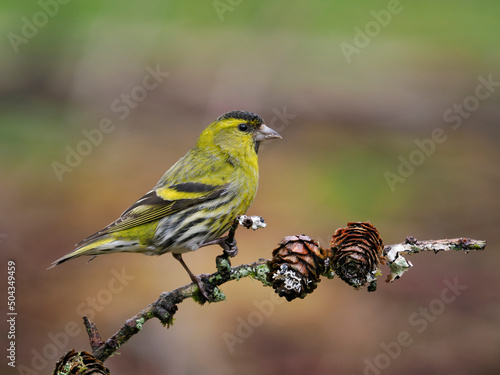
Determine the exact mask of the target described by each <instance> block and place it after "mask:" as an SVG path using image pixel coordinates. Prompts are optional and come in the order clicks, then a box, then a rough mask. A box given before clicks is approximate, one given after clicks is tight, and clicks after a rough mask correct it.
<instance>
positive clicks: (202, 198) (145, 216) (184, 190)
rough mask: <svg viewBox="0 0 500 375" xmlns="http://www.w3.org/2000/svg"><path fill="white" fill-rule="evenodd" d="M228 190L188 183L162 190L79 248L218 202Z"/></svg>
mask: <svg viewBox="0 0 500 375" xmlns="http://www.w3.org/2000/svg"><path fill="white" fill-rule="evenodd" d="M227 186H228V185H227V184H225V185H209V184H204V183H200V182H185V183H179V184H176V185H171V186H169V187H165V186H159V187H157V188H156V189H154V190H151V191H150V192H148V193H147V194H145V195H144V196H143V197H142V198H141V199H139V200H138V201H137V202H135V203H134V204H133V205H132V206H130V207H129V208H128V209H127V210H126V211H125V212H123V214H122V215H121V216H120V217H119V218H118V219H117V220H116V221H114V222H113V223H111V224H109V225H108V226H107V227H106V228H104V229H102V230H100V231H99V232H97V233H95V234H93V235H91V236H90V237H87V238H85V239H84V240H82V241H81V242H79V243H78V244H77V246H81V245H83V244H85V243H87V242H89V241H92V240H94V239H95V238H98V237H100V236H102V235H104V234H108V233H113V232H119V231H122V230H126V229H130V228H133V227H137V226H139V225H142V224H146V223H149V222H151V221H154V220H159V219H161V218H163V217H165V216H168V215H172V214H174V213H176V212H179V211H182V210H185V209H186V208H189V207H193V206H196V205H199V204H200V203H203V202H206V201H208V200H212V199H216V198H218V197H220V196H221V194H223V193H224V191H226V188H227Z"/></svg>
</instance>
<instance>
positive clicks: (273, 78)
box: [0, 0, 500, 375]
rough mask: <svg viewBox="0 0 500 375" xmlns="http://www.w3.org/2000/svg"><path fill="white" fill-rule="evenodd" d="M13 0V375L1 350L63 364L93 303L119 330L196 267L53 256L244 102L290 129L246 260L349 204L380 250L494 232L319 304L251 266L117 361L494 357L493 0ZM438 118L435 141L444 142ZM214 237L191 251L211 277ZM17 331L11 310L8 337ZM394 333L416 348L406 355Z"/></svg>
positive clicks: (279, 145) (334, 370) (6, 85)
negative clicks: (269, 281) (255, 278)
mask: <svg viewBox="0 0 500 375" xmlns="http://www.w3.org/2000/svg"><path fill="white" fill-rule="evenodd" d="M0 8H1V12H0V14H1V15H0V20H1V22H0V30H1V33H0V34H1V35H3V37H2V53H1V56H2V58H1V59H0V71H1V74H0V98H1V100H0V121H1V127H0V168H1V171H2V180H1V181H2V182H1V184H0V207H1V210H0V236H1V238H0V240H1V243H0V247H1V254H2V258H4V257H5V260H4V261H3V263H4V265H3V266H2V268H3V269H6V263H7V260H9V259H12V260H14V261H15V262H16V265H17V272H16V277H17V284H16V285H17V305H16V307H17V311H18V316H17V324H16V329H17V330H16V347H17V361H16V365H17V368H16V369H12V368H10V367H8V366H7V364H6V363H7V362H6V359H5V357H4V359H3V360H2V363H1V366H2V374H4V373H5V374H11V373H12V374H15V373H20V374H23V373H24V374H28V373H29V374H38V373H40V374H42V373H43V374H46V373H50V372H51V371H52V369H53V367H54V363H55V362H56V360H57V359H58V358H59V357H60V356H62V355H63V354H64V353H65V352H67V351H68V350H70V349H71V348H75V349H76V350H90V347H89V345H88V340H87V338H86V334H85V332H84V331H83V325H82V324H81V316H82V315H83V314H87V315H90V317H92V318H93V319H94V321H95V323H96V324H97V326H98V328H99V330H100V332H101V334H102V336H103V337H105V338H107V337H109V336H110V335H111V334H113V333H114V332H115V331H116V330H117V329H118V328H119V327H120V326H121V324H122V323H123V322H124V320H125V319H128V318H130V317H132V316H133V315H134V314H135V313H137V312H138V311H139V310H141V309H143V308H145V307H146V306H147V305H148V304H149V303H151V302H153V301H154V300H156V299H157V297H158V295H159V294H160V293H161V292H163V291H169V290H172V289H174V288H176V287H178V286H181V285H184V284H186V283H187V282H188V277H187V275H186V274H185V273H184V271H183V270H182V268H181V267H180V266H179V265H178V264H177V263H176V262H175V261H173V260H172V258H171V257H170V256H164V257H160V258H153V257H143V256H139V255H135V254H132V255H110V256H105V257H99V258H98V259H96V260H94V261H93V262H91V263H90V264H86V260H87V259H78V260H75V261H73V262H70V263H67V264H64V265H63V266H60V267H57V268H56V269H52V270H50V271H46V268H47V267H48V266H49V265H50V263H51V262H52V261H53V260H55V259H57V258H59V257H60V256H62V255H63V254H65V253H67V252H69V251H71V250H72V248H73V244H74V243H76V242H78V241H79V240H81V239H82V238H84V237H86V236H87V235H89V234H91V233H93V232H95V231H97V230H98V229H100V228H102V227H103V226H105V225H106V224H108V223H109V222H111V221H113V220H114V219H116V218H117V217H118V216H119V214H120V213H121V212H122V211H123V210H124V209H125V208H127V207H128V206H129V205H130V204H132V203H133V202H134V201H135V200H136V199H137V198H139V197H140V196H141V195H142V194H144V193H145V192H147V191H148V190H149V189H150V188H151V187H152V186H153V185H154V184H155V183H156V181H157V180H158V179H159V178H160V176H161V175H162V174H163V172H164V171H165V170H166V169H167V168H168V167H170V166H171V165H172V164H173V163H174V162H175V161H176V160H177V159H178V158H179V157H181V156H182V155H183V154H184V153H185V152H186V151H187V150H188V149H189V148H190V147H192V146H193V145H194V143H195V140H196V138H197V136H198V134H199V133H200V132H201V130H202V129H203V128H204V127H205V126H206V125H207V124H208V123H210V122H211V121H213V120H214V119H215V118H216V117H217V116H218V115H220V114H222V113H225V112H227V111H229V110H233V109H243V110H249V111H253V112H256V113H259V114H260V115H261V116H263V118H264V119H265V121H266V123H267V124H268V125H270V126H271V127H273V128H274V129H276V130H277V131H279V132H280V133H281V135H282V136H283V140H282V141H280V142H273V143H270V144H266V145H264V146H263V147H262V149H261V151H260V153H259V154H260V166H261V180H260V187H259V194H258V196H257V199H256V201H255V202H254V205H253V206H252V208H251V209H250V211H249V213H250V214H258V215H261V216H264V217H265V218H266V222H267V223H268V227H267V228H266V229H264V230H261V231H257V232H248V231H244V230H240V231H239V232H238V244H239V248H240V254H239V255H238V257H237V258H235V259H234V260H233V264H234V265H236V264H239V263H245V262H251V261H254V260H256V259H258V258H269V257H270V254H271V251H272V249H273V248H274V247H275V246H276V244H277V243H278V242H279V241H280V239H281V238H282V237H284V236H285V235H292V234H301V233H305V234H308V235H309V236H311V237H313V238H315V239H317V240H319V241H320V242H322V243H323V244H324V245H326V244H328V242H329V240H330V238H331V235H332V233H333V232H334V231H335V229H336V228H338V227H341V226H344V225H345V224H346V223H347V222H348V221H357V220H370V221H371V223H372V224H374V225H375V226H376V227H377V228H378V229H379V231H380V233H381V236H382V238H383V239H384V242H385V243H386V244H390V243H397V242H401V241H403V240H404V238H405V237H406V236H408V235H412V236H414V237H416V238H418V239H437V238H454V237H472V238H478V239H485V240H487V241H488V246H487V249H486V251H485V252H483V253H469V254H467V255H466V254H462V253H453V254H452V253H440V254H437V255H434V254H420V255H418V256H414V257H412V258H411V259H410V260H411V261H412V262H413V264H414V265H415V267H414V268H413V269H411V270H410V271H409V272H408V273H407V274H406V275H405V276H404V277H403V278H402V279H401V280H398V281H397V282H395V283H394V284H385V283H384V282H383V280H384V278H385V275H384V276H382V277H380V280H379V288H378V290H377V292H375V293H370V294H369V293H367V292H366V290H362V291H355V290H353V289H352V288H350V287H349V286H347V285H346V284H344V283H343V282H342V281H340V280H339V279H334V280H323V281H322V282H321V283H320V285H319V287H318V289H317V290H316V291H315V292H314V293H313V294H312V295H310V296H308V297H307V298H306V299H304V300H299V301H293V302H291V303H288V302H282V303H280V302H281V301H279V300H276V299H275V298H271V297H272V295H273V292H272V290H271V289H270V288H263V287H261V285H260V284H259V283H254V282H252V281H251V280H247V279H245V280H242V281H240V282H238V283H236V282H233V283H230V284H227V285H225V286H224V287H223V291H224V292H225V293H226V295H227V298H228V300H227V301H226V302H224V303H218V304H212V305H206V306H204V307H200V306H198V305H196V304H195V303H193V302H192V301H186V302H184V303H183V304H181V305H180V306H179V311H178V313H177V314H176V317H175V318H176V320H175V324H174V325H173V326H172V327H170V328H169V329H167V328H163V327H162V326H161V324H160V323H159V322H158V321H156V320H155V321H150V322H148V323H147V324H146V325H145V326H144V329H143V332H141V333H140V334H138V335H136V336H135V337H133V338H132V339H131V340H130V341H129V342H128V343H127V344H126V345H124V346H123V347H122V348H121V349H120V355H115V356H114V357H113V358H111V359H109V360H108V361H106V363H105V364H106V365H107V366H108V367H109V368H110V369H111V373H113V374H124V375H125V374H145V373H148V374H198V373H204V374H255V373H259V374H276V373H285V372H286V373H287V374H304V373H311V374H325V373H328V374H363V373H364V374H375V375H377V374H378V373H384V374H399V373H406V374H421V373H424V372H425V373H426V374H442V373H454V374H470V373H474V374H493V373H498V371H499V370H500V365H499V363H498V354H499V348H500V335H499V333H500V332H499V331H500V329H499V327H500V319H499V316H500V303H499V297H498V287H499V281H498V276H497V274H498V262H499V260H500V256H499V255H498V243H499V240H500V234H499V231H498V226H499V216H500V215H499V211H500V200H499V196H500V194H499V192H498V191H499V190H498V186H500V170H499V166H498V161H499V156H500V149H499V141H500V129H499V120H500V106H499V103H500V90H499V87H500V86H499V84H498V82H500V32H499V31H500V30H499V26H498V15H499V14H500V3H499V2H498V1H492V0H490V1H487V0H479V1H474V2H466V1H451V0H448V1H439V2H436V1H401V2H398V1H389V2H387V1H369V2H368V1H366V2H352V4H351V3H348V2H340V1H329V2H323V1H319V0H315V1H308V2H304V1H287V2H284V1H262V0H261V1H245V0H242V1H237V0H221V1H206V2H201V1H198V2H181V1H151V2H128V3H124V2H119V1H111V0H109V1H97V0H87V1H80V2H79V1H67V2H66V3H64V1H61V2H55V1H52V0H46V1H44V0H42V1H41V2H35V1H30V2H17V3H15V5H14V4H13V3H9V4H7V2H6V1H2V2H1V3H0ZM152 71H156V72H157V73H154V74H153V73H151V72H152ZM148 75H150V76H151V77H156V80H155V79H151V78H148ZM487 81H489V82H490V83H489V84H486V85H485V83H484V82H487ZM146 87H147V88H148V89H146ZM106 119H108V120H109V121H108V120H106ZM106 121H108V125H107V127H106V128H105V129H104V130H106V131H107V133H105V132H102V131H101V130H99V129H100V124H101V123H102V122H106ZM436 129H442V131H441V134H444V135H443V136H441V137H440V138H439V142H437V141H436V140H437V139H438V138H435V140H434V141H432V140H430V139H432V136H433V134H436V133H435V132H436ZM85 134H92V135H93V138H92V140H93V142H94V143H90V141H89V140H88V138H87V136H86V135H85ZM99 134H100V135H99ZM444 138H445V140H444ZM443 140H444V141H443ZM419 144H420V145H422V144H424V145H427V148H426V149H425V150H426V151H425V153H424V151H422V150H421V149H420V148H419V146H418V145H419ZM75 153H79V154H80V155H79V156H77V155H76V154H75ZM402 160H405V161H406V163H405V162H402ZM68 163H69V164H68ZM407 163H410V164H409V165H411V164H413V165H412V166H408V164H407ZM405 164H407V165H406V167H405V166H404V165H405ZM64 166H65V167H64ZM61 168H62V169H61ZM398 168H399V171H398ZM405 168H406V169H405ZM388 173H389V176H392V177H391V179H392V183H388V181H387V176H388ZM391 174H392V175H391ZM394 178H396V180H394ZM218 253H219V250H218V249H216V248H205V249H203V250H201V251H198V252H196V253H194V254H190V255H186V256H185V260H186V262H187V263H188V264H189V265H190V267H191V269H192V270H193V271H194V272H196V273H203V272H213V271H214V269H215V266H214V258H215V256H216V255H217V254H218ZM2 272H3V271H2ZM383 272H384V274H386V273H387V267H385V268H383ZM117 275H122V276H120V277H118V276H117ZM455 279H457V280H458V283H459V284H460V285H464V286H466V289H464V290H461V291H460V294H459V295H458V296H457V298H456V299H455V301H453V302H451V303H446V304H444V303H443V302H442V300H441V293H442V291H443V290H444V289H445V288H446V284H445V280H449V281H451V282H453V281H454V280H455ZM4 285H5V284H4ZM1 293H2V298H3V299H2V300H3V301H6V299H7V296H6V287H2V291H1ZM4 306H6V304H4ZM258 306H261V307H262V306H267V307H268V310H265V312H266V313H265V314H264V313H263V312H261V310H260V309H259V308H258ZM440 306H442V307H443V308H440ZM4 308H5V307H4ZM5 309H6V308H5ZM422 309H427V310H428V311H430V312H428V313H427V315H426V316H427V317H426V318H425V321H426V322H427V324H426V326H425V329H422V330H420V329H419V328H422V326H420V325H419V326H415V324H412V317H415V315H414V314H415V313H417V314H422V311H424V310H422ZM4 311H5V310H4ZM419 316H420V319H423V318H422V315H419ZM413 322H414V321H413ZM245 327H246V330H245ZM249 327H250V328H249ZM6 330H7V326H6V325H5V322H4V323H3V324H2V333H1V340H0V341H1V342H2V348H4V347H5V348H6V347H7V341H8V340H7V339H6V336H7V331H6ZM401 332H408V333H409V335H410V337H411V344H409V345H408V346H405V347H402V348H401V350H396V349H397V345H396V344H394V345H391V344H392V343H394V342H395V341H397V339H398V336H399V335H400V333H401ZM228 337H233V338H234V337H238V338H239V339H238V340H237V341H235V342H232V343H228V341H227V338H228ZM384 348H386V349H384ZM387 348H392V351H391V350H389V349H387ZM4 369H5V371H4Z"/></svg>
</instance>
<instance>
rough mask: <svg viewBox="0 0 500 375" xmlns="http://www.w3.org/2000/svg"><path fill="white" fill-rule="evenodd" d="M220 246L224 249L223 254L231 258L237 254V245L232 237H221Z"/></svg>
mask: <svg viewBox="0 0 500 375" xmlns="http://www.w3.org/2000/svg"><path fill="white" fill-rule="evenodd" d="M221 240H222V241H221V243H220V246H221V247H222V249H223V250H224V254H225V255H227V256H229V257H231V258H233V257H235V256H236V255H237V254H238V246H236V239H235V238H234V237H232V238H229V237H222V238H221Z"/></svg>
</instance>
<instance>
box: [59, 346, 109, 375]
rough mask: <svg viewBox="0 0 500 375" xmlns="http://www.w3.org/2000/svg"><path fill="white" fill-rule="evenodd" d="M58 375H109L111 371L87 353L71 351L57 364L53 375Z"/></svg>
mask: <svg viewBox="0 0 500 375" xmlns="http://www.w3.org/2000/svg"><path fill="white" fill-rule="evenodd" d="M57 374H68V375H90V374H103V375H109V370H108V369H107V368H106V367H104V365H103V364H102V362H101V361H99V360H98V359H97V358H96V357H94V356H93V355H92V354H90V353H87V352H75V351H74V350H71V351H70V352H68V353H67V354H66V355H65V356H64V357H63V358H61V359H60V360H59V361H58V362H57V364H56V368H55V369H54V372H53V375H57Z"/></svg>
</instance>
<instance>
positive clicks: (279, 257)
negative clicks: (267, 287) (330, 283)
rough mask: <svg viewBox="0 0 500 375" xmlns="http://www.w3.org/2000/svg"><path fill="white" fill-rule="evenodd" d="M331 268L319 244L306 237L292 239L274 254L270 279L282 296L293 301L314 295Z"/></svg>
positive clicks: (275, 289)
mask: <svg viewBox="0 0 500 375" xmlns="http://www.w3.org/2000/svg"><path fill="white" fill-rule="evenodd" d="M327 268H328V257H327V256H326V252H325V250H323V249H322V248H321V247H320V246H319V243H318V242H317V241H314V240H312V239H311V238H310V237H308V236H305V235H301V236H288V237H285V238H283V240H281V242H280V243H279V246H278V248H276V249H275V250H274V251H273V259H271V260H270V261H269V269H270V270H271V272H269V273H268V274H267V280H268V281H269V283H271V284H272V286H273V288H274V291H275V292H276V293H278V294H279V296H280V297H285V298H286V299H287V300H288V301H292V300H293V299H295V298H297V297H299V298H304V297H305V296H306V295H307V294H308V293H312V291H313V290H314V289H316V287H317V283H318V282H319V281H320V279H319V277H320V275H321V274H323V273H325V272H326V271H327Z"/></svg>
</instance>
